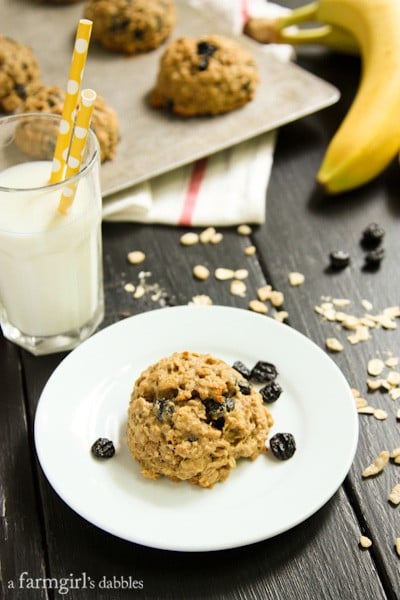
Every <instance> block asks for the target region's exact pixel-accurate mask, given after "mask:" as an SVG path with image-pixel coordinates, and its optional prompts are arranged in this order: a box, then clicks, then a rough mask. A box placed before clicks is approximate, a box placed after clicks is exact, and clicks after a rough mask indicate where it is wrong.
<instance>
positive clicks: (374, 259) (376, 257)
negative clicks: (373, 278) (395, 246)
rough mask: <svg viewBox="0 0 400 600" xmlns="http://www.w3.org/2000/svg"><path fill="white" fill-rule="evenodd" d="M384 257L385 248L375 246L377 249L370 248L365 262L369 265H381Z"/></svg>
mask: <svg viewBox="0 0 400 600" xmlns="http://www.w3.org/2000/svg"><path fill="white" fill-rule="evenodd" d="M384 257H385V250H384V248H375V250H370V251H369V252H367V253H366V255H365V264H366V266H367V267H379V265H380V264H381V262H382V260H383V259H384Z"/></svg>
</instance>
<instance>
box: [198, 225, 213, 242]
mask: <svg viewBox="0 0 400 600" xmlns="http://www.w3.org/2000/svg"><path fill="white" fill-rule="evenodd" d="M216 233H217V232H216V230H215V227H207V228H206V229H204V230H203V231H202V232H201V233H200V235H199V240H200V242H201V243H202V244H209V243H210V242H211V240H212V239H213V237H214V235H215V234H216Z"/></svg>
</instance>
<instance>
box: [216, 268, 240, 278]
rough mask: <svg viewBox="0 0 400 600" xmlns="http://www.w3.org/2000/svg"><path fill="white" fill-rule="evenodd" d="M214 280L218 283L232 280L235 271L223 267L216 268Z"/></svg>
mask: <svg viewBox="0 0 400 600" xmlns="http://www.w3.org/2000/svg"><path fill="white" fill-rule="evenodd" d="M214 275H215V279H218V280H220V281H226V280H227V279H233V277H234V275H235V271H233V269H225V268H223V267H218V268H217V269H215V271H214Z"/></svg>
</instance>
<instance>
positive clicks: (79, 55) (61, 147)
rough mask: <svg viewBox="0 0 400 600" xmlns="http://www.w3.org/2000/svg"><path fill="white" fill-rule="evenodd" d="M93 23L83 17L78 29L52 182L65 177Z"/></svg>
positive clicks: (51, 177)
mask: <svg viewBox="0 0 400 600" xmlns="http://www.w3.org/2000/svg"><path fill="white" fill-rule="evenodd" d="M92 25H93V21H89V19H81V20H80V21H79V24H78V29H77V31H76V37H75V45H74V51H73V54H72V59H71V65H70V71H69V76H68V83H67V90H66V95H65V101H64V107H63V112H62V116H61V121H60V127H59V131H58V136H57V141H56V147H55V150H54V156H53V163H52V168H51V175H50V183H58V182H59V181H62V180H63V179H64V171H65V165H66V160H67V156H68V149H69V146H70V142H71V137H72V130H73V124H74V115H75V111H76V106H77V104H78V98H79V91H80V89H81V83H82V77H83V71H84V68H85V64H86V57H87V53H88V49H89V41H90V35H91V33H92Z"/></svg>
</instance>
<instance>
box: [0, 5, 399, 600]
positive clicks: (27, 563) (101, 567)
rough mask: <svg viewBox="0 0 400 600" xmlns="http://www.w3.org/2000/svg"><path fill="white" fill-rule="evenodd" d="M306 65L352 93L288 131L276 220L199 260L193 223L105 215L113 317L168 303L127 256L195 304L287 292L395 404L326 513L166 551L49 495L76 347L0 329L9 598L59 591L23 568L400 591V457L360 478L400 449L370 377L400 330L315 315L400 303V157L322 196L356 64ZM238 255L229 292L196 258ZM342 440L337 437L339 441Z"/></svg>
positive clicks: (250, 592)
mask: <svg viewBox="0 0 400 600" xmlns="http://www.w3.org/2000/svg"><path fill="white" fill-rule="evenodd" d="M299 4H300V3H299V2H295V1H293V2H287V5H290V6H295V5H299ZM298 63H299V64H300V65H302V66H303V67H305V68H306V69H308V70H309V71H311V72H313V73H315V74H317V75H319V76H321V77H323V78H325V79H326V80H328V81H330V82H331V83H333V84H334V85H336V86H337V87H338V88H339V89H340V91H341V94H342V96H341V99H340V101H339V102H338V103H337V104H336V105H334V106H332V107H330V108H328V109H325V110H323V111H320V112H318V113H316V114H314V115H312V116H309V117H307V118H303V119H301V120H300V121H298V122H296V123H293V124H289V125H287V126H285V127H282V128H281V130H280V132H279V136H278V143H277V147H276V152H275V161H274V166H273V170H272V177H271V180H270V185H269V190H268V200H267V219H266V223H265V224H264V225H262V226H255V227H253V230H252V233H251V234H250V235H249V236H248V238H246V237H243V236H240V235H238V233H237V231H236V228H234V227H232V228H228V229H226V230H224V231H223V234H224V238H223V241H222V242H221V243H220V244H217V245H213V246H211V245H201V244H199V245H198V246H196V247H193V248H191V251H190V253H189V252H185V250H184V249H182V247H181V246H180V244H179V239H180V236H181V235H182V233H183V231H186V230H184V229H182V228H178V227H162V226H156V225H155V226H148V225H145V226H143V225H138V224H111V223H108V224H104V227H103V240H104V269H105V290H106V318H105V320H104V323H103V325H102V326H107V325H110V324H112V323H115V322H116V321H118V320H120V319H122V318H125V317H126V316H128V315H134V314H138V313H141V312H143V311H148V310H153V309H155V308H159V303H158V302H156V301H154V300H152V299H151V298H150V297H149V295H145V296H144V297H142V298H140V299H136V300H134V299H132V297H131V296H130V295H129V294H127V293H126V291H124V289H123V285H124V283H125V282H126V281H127V280H132V279H134V278H135V277H136V276H137V274H138V272H139V270H142V268H143V265H137V266H134V265H129V264H128V263H127V258H126V257H127V253H128V252H129V251H130V250H133V249H142V250H144V251H145V253H146V256H147V258H146V264H145V268H146V269H147V270H149V271H151V273H152V280H153V281H157V282H158V283H159V284H160V285H161V286H162V288H164V289H165V290H166V291H167V294H168V295H167V303H170V304H178V305H180V304H187V303H188V302H189V301H190V300H191V299H192V297H193V296H194V295H196V294H199V293H205V294H208V295H209V296H211V298H212V299H213V301H214V303H215V304H222V305H229V306H237V307H242V308H243V309H244V310H247V309H248V308H247V307H248V302H249V299H250V298H254V297H255V296H256V292H257V289H258V288H259V287H261V286H262V285H264V284H265V283H270V284H271V285H272V286H273V287H274V288H275V289H277V290H280V291H282V292H283V293H284V295H285V304H284V308H285V310H287V312H288V313H289V318H288V323H289V325H290V326H291V327H293V328H295V329H297V330H298V331H300V332H301V333H303V334H305V335H306V336H308V337H309V338H310V339H311V340H313V341H314V342H315V343H316V344H317V345H319V346H320V347H321V348H325V339H326V338H327V337H329V336H331V335H332V333H333V332H334V334H335V336H336V337H339V338H340V339H342V340H344V342H343V343H344V346H345V349H344V351H343V352H341V353H337V354H332V355H331V356H332V358H333V360H334V361H335V362H336V363H337V365H338V366H339V367H340V368H341V369H342V371H343V373H344V375H345V376H346V378H347V380H348V382H349V384H350V385H351V387H354V388H357V389H358V390H360V392H361V394H362V396H364V397H365V398H367V399H368V402H369V404H371V405H373V406H375V407H379V408H383V409H384V410H385V411H386V412H387V413H388V417H387V419H386V420H384V421H380V420H378V419H376V418H374V417H373V416H367V415H360V416H359V421H360V436H359V444H358V449H357V453H356V457H355V460H354V463H353V465H352V467H351V469H350V472H349V474H348V476H347V478H346V480H345V481H344V483H343V485H342V486H341V487H340V489H339V490H338V491H337V492H336V493H335V495H334V496H333V497H332V499H331V500H329V501H328V502H327V504H326V505H325V506H324V507H323V508H321V509H320V510H319V511H318V512H317V513H316V514H314V515H312V516H311V517H309V518H308V519H307V520H306V521H305V522H303V523H301V524H300V525H298V526H296V527H294V528H293V529H291V530H290V531H287V532H286V533H284V534H282V535H279V536H277V537H275V538H272V539H269V540H267V541H262V542H259V543H256V544H253V545H250V546H246V547H242V548H236V549H232V550H226V551H217V552H210V553H179V552H169V551H162V550H155V549H151V548H147V547H143V546H140V545H136V544H134V543H128V542H126V541H122V540H121V539H118V538H116V537H113V536H112V535H109V534H107V533H105V532H103V531H102V530H100V529H98V528H97V527H95V526H94V525H91V524H90V523H88V522H87V521H85V520H84V519H83V518H81V517H80V516H78V515H77V514H76V513H74V512H73V511H72V510H71V509H70V508H69V507H68V506H67V505H66V504H65V503H64V502H63V501H62V500H61V499H60V498H59V497H58V496H57V494H56V493H55V492H54V491H53V489H52V488H51V486H50V485H49V483H48V482H47V480H46V478H45V477H44V475H43V473H42V472H41V469H40V466H39V464H38V461H37V458H36V455H35V448H34V443H33V422H34V415H35V409H36V406H37V403H38V400H39V397H40V394H41V391H42V389H43V387H44V385H45V383H46V381H47V380H48V378H49V376H50V375H51V374H52V372H53V371H54V369H55V368H56V367H57V365H58V364H59V363H60V361H61V360H62V359H63V358H64V356H65V355H64V354H56V355H51V356H47V357H40V358H37V357H33V356H31V355H30V354H28V353H27V352H25V351H23V350H21V349H19V348H18V347H16V346H15V345H13V344H11V343H9V342H8V341H6V340H4V339H3V338H0V373H1V399H0V428H1V434H0V435H1V453H0V474H1V479H0V494H1V498H0V507H1V515H0V516H1V520H0V524H1V548H0V561H1V562H0V566H1V586H2V597H4V598H12V599H14V598H15V599H19V598H29V599H32V600H36V599H42V598H43V599H45V598H57V597H59V596H60V594H59V592H57V591H56V590H54V589H53V590H52V589H50V587H51V586H50V585H48V586H47V589H35V590H32V589H31V590H23V589H21V588H20V587H19V578H20V576H21V574H22V573H24V572H27V573H26V576H27V577H31V578H35V579H36V578H37V579H39V580H43V578H56V579H57V581H60V579H61V578H64V577H67V578H68V577H70V576H71V574H73V575H74V576H79V575H81V574H82V573H86V575H87V576H88V577H90V578H92V580H93V581H96V582H98V581H100V580H101V579H102V578H106V579H112V578H113V577H114V576H115V577H116V578H117V579H121V578H125V579H128V578H129V577H131V579H137V580H141V581H142V582H143V588H142V589H137V590H133V589H129V590H121V589H120V590H118V589H116V588H115V589H114V590H103V591H102V590H101V589H99V587H97V589H96V590H92V589H69V590H68V594H67V595H66V597H68V598H71V599H86V598H88V599H89V598H99V599H100V598H110V599H114V598H143V600H144V599H165V600H167V599H171V600H179V599H197V598H198V599H202V600H203V599H208V598H209V599H222V598H224V599H231V600H234V599H237V600H239V599H245V598H246V599H248V600H250V599H251V600H253V599H254V600H255V599H261V598H262V599H264V598H271V599H274V600H275V599H279V600H290V599H293V600H298V599H304V600H305V599H313V600H314V599H315V600H320V599H325V598H331V599H333V600H337V599H339V598H342V599H352V600H355V599H360V600H361V599H362V600H365V599H374V600H375V599H378V598H390V599H394V598H400V557H399V556H398V555H397V553H396V550H395V539H396V538H397V537H400V513H399V511H400V506H399V507H397V508H396V507H394V506H392V505H391V504H390V503H389V502H388V500H387V495H388V493H389V491H390V489H391V488H392V487H393V486H394V485H395V484H396V483H397V482H400V466H396V465H394V464H390V465H388V467H387V469H385V471H384V473H382V474H381V475H380V476H378V477H376V478H374V479H371V480H363V478H362V477H361V473H362V471H363V469H364V468H365V467H366V466H367V465H368V464H369V463H370V462H371V461H372V460H373V459H374V458H375V457H376V456H377V455H378V454H379V452H380V451H381V450H384V449H385V450H388V451H391V450H393V449H394V448H396V447H399V446H400V435H399V427H400V423H399V422H398V421H397V420H396V412H397V410H398V408H399V406H400V405H399V402H400V400H397V401H394V400H392V399H391V398H390V397H389V396H388V394H387V393H385V392H383V391H382V390H378V391H376V392H374V393H372V392H369V391H368V389H367V383H366V381H367V378H368V374H367V363H368V360H369V359H370V358H373V357H383V358H385V357H387V356H388V353H389V352H391V353H393V355H398V354H400V343H399V342H400V333H399V329H394V330H385V329H383V328H377V329H375V330H373V331H372V333H371V339H369V340H368V341H366V342H360V343H358V344H355V345H351V344H349V343H348V342H347V340H346V333H345V332H343V331H339V330H338V329H335V328H334V326H333V325H332V324H331V323H329V322H324V321H323V319H322V318H321V317H320V316H319V315H318V314H316V312H315V310H314V307H315V305H318V304H320V303H321V302H322V300H321V298H323V297H325V296H329V297H336V298H347V299H350V300H351V302H352V305H351V307H352V308H351V310H353V311H354V314H360V312H362V310H363V309H362V307H361V301H362V300H363V299H368V300H369V301H371V303H372V304H373V307H374V311H375V312H379V311H381V310H383V309H384V308H385V307H389V306H393V305H398V304H399V298H400V279H399V255H400V242H399V218H400V202H399V190H400V167H399V164H398V161H394V162H393V164H392V165H390V167H389V168H388V169H387V170H386V171H385V172H384V173H383V174H382V175H381V176H380V177H379V178H378V179H376V180H375V181H373V182H372V183H370V184H369V185H366V186H365V187H363V188H362V189H358V190H355V191H353V192H350V193H347V194H345V195H342V196H340V197H332V198H326V197H323V196H322V195H321V194H320V192H318V191H317V190H316V186H315V183H314V177H315V174H316V172H317V169H318V166H319V164H320V161H321V159H322V156H323V153H324V151H325V149H326V146H327V144H328V141H329V140H330V138H331V136H332V134H333V132H334V131H335V129H336V128H337V127H338V125H339V123H340V122H341V120H342V118H343V116H344V115H345V113H346V110H347V108H348V106H349V104H350V102H351V100H352V98H353V96H354V93H355V91H356V87H357V82H358V78H359V74H360V62H359V60H358V58H356V57H348V56H341V55H337V54H333V53H330V52H328V51H325V50H324V49H319V48H318V49H317V48H306V49H301V50H300V49H299V51H298ZM370 222H377V223H379V224H380V225H382V227H384V229H385V231H386V235H385V240H384V246H385V248H386V256H385V258H384V260H383V261H382V264H381V267H380V268H379V269H378V270H376V271H373V272H372V271H368V270H365V269H364V268H363V265H364V250H363V248H362V247H361V245H360V239H361V233H362V231H363V229H364V228H365V226H366V225H367V224H368V223H370ZM250 244H254V245H255V246H256V248H257V252H256V254H255V255H254V256H251V257H244V254H243V248H244V247H245V246H246V245H250ZM335 249H343V250H347V251H348V252H349V253H350V255H351V264H350V266H349V267H347V268H346V269H344V270H341V271H337V272H330V270H329V269H328V268H327V267H328V264H329V253H330V251H332V250H335ZM227 256H229V258H230V261H231V262H232V263H235V264H237V265H239V266H243V267H246V268H247V269H248V270H249V277H248V280H247V285H248V293H247V296H246V297H245V298H240V297H238V296H232V295H231V294H230V293H229V290H228V286H225V285H221V284H220V282H218V281H215V280H214V279H213V278H210V279H209V280H208V281H207V282H199V281H197V280H195V279H194V278H193V276H192V267H193V265H194V264H195V263H202V264H206V265H207V266H208V267H209V268H210V269H213V268H214V267H217V266H221V265H222V266H225V265H226V257H227ZM291 271H300V272H301V273H303V274H304V275H305V282H304V284H303V285H302V286H301V287H298V288H293V287H291V286H290V285H289V283H288V273H289V272H291ZM349 310H350V309H349ZM265 318H267V317H265ZM160 335H162V332H160ZM331 418H332V428H337V429H338V432H340V419H341V416H340V414H337V412H336V411H335V407H334V406H332V412H331ZM339 439H340V435H339V434H338V443H339ZM294 501H295V490H294ZM110 510H112V508H111V509H110ZM216 510H218V513H219V517H218V518H224V516H223V507H216ZM266 518H268V515H266ZM216 526H218V523H217V521H216ZM360 535H365V536H368V537H369V538H370V539H371V540H372V546H371V547H370V548H369V549H366V550H365V549H361V548H360V546H359V538H360ZM13 586H14V587H13Z"/></svg>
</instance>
